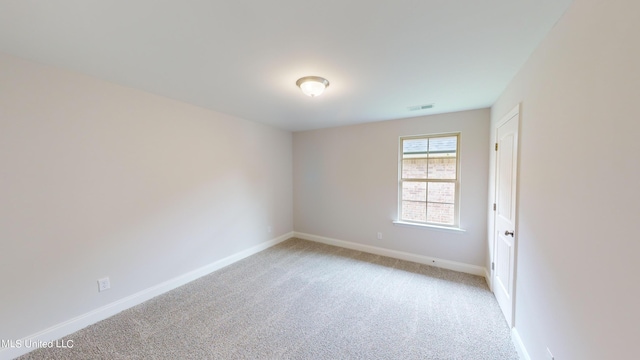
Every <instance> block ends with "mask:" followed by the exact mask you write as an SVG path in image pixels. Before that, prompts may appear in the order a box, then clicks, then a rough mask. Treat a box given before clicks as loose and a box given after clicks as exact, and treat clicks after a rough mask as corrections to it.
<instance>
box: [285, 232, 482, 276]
mask: <svg viewBox="0 0 640 360" xmlns="http://www.w3.org/2000/svg"><path fill="white" fill-rule="evenodd" d="M293 235H294V236H295V237H297V238H300V239H304V240H309V241H315V242H319V243H323V244H327V245H333V246H339V247H343V248H347V249H351V250H358V251H362V252H366V253H371V254H376V255H382V256H388V257H392V258H395V259H400V260H406V261H412V262H416V263H420V264H425V265H431V266H435V267H439V268H443V269H449V270H454V271H459V272H463V273H467V274H473V275H478V276H486V269H485V268H484V267H482V266H476V265H469V264H464V263H460V262H455V261H450V260H442V259H438V258H433V257H429V256H423V255H416V254H411V253H407V252H403V251H397V250H390V249H385V248H381V247H377V246H370V245H363V244H358V243H354V242H350V241H344V240H337V239H331V238H327V237H323V236H318V235H312V234H305V233H300V232H294V233H293Z"/></svg>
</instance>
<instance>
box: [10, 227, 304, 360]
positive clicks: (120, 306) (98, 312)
mask: <svg viewBox="0 0 640 360" xmlns="http://www.w3.org/2000/svg"><path fill="white" fill-rule="evenodd" d="M293 234H294V233H293V232H289V233H287V234H284V235H282V236H278V237H277V238H275V239H272V240H269V241H266V242H264V243H261V244H258V245H255V246H253V247H251V248H249V249H246V250H243V251H241V252H239V253H236V254H233V255H231V256H228V257H226V258H224V259H220V260H218V261H216V262H214V263H211V264H209V265H205V266H203V267H201V268H199V269H196V270H193V271H190V272H188V273H186V274H184V275H181V276H178V277H175V278H173V279H171V280H167V281H165V282H163V283H160V284H158V285H156V286H153V287H150V288H148V289H145V290H142V291H140V292H138V293H135V294H133V295H130V296H127V297H125V298H123V299H120V300H118V301H114V302H112V303H110V304H107V305H105V306H102V307H100V308H98V309H95V310H93V311H90V312H88V313H86V314H83V315H80V316H78V317H75V318H73V319H69V320H67V321H65V322H62V323H60V324H57V325H54V326H52V327H50V328H48V329H45V330H42V331H40V332H37V333H35V334H32V335H30V336H27V337H25V338H23V339H20V340H17V341H14V343H13V344H14V345H15V346H13V347H6V348H3V349H0V360H10V359H14V358H16V357H18V356H21V355H24V354H26V353H28V352H30V351H32V350H35V346H34V347H27V346H26V344H42V343H49V342H51V341H54V342H55V341H56V340H58V339H61V338H63V337H65V336H67V335H69V334H72V333H74V332H76V331H78V330H80V329H83V328H85V327H87V326H89V325H92V324H95V323H97V322H98V321H101V320H104V319H106V318H109V317H111V316H113V315H115V314H117V313H119V312H121V311H123V310H126V309H129V308H131V307H133V306H135V305H138V304H141V303H143V302H145V301H147V300H149V299H151V298H154V297H156V296H158V295H161V294H163V293H166V292H168V291H171V290H173V289H175V288H177V287H179V286H182V285H184V284H187V283H189V282H191V281H193V280H196V279H198V278H200V277H203V276H205V275H208V274H210V273H212V272H214V271H216V270H219V269H221V268H223V267H225V266H228V265H231V264H233V263H235V262H237V261H240V260H242V259H244V258H246V257H248V256H251V255H253V254H256V253H258V252H260V251H262V250H265V249H268V248H270V247H272V246H274V245H276V244H278V243H280V242H282V241H285V240H287V239H289V238H291V237H293ZM5 340H6V339H5Z"/></svg>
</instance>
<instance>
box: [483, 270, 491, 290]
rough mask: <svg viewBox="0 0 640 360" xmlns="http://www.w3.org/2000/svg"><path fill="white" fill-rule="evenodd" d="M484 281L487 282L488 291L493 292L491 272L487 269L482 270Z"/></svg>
mask: <svg viewBox="0 0 640 360" xmlns="http://www.w3.org/2000/svg"><path fill="white" fill-rule="evenodd" d="M484 279H485V280H486V281H487V286H489V290H491V292H493V281H492V278H491V271H489V269H487V268H485V269H484Z"/></svg>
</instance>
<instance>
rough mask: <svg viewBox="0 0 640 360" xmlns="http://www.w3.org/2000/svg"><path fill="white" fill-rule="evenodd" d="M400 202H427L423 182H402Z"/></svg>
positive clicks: (425, 185)
mask: <svg viewBox="0 0 640 360" xmlns="http://www.w3.org/2000/svg"><path fill="white" fill-rule="evenodd" d="M402 200H410V201H422V202H425V201H427V183H424V182H403V183H402Z"/></svg>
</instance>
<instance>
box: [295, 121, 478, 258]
mask: <svg viewBox="0 0 640 360" xmlns="http://www.w3.org/2000/svg"><path fill="white" fill-rule="evenodd" d="M489 118H490V115H489V109H483V110H474V111H465V112H458V113H451V114H444V115H433V116H424V117H417V118H412V119H404V120H393V121H384V122H376V123H369V124H364V125H356V126H347V127H337V128H330V129H322V130H315V131H305V132H296V133H294V135H293V169H294V170H293V171H294V228H295V230H296V231H297V232H301V233H306V234H312V235H316V236H323V237H327V238H331V239H337V240H343V241H349V242H354V243H358V244H364V245H368V246H376V247H381V248H386V249H391V250H396V251H403V252H409V253H412V254H418V255H422V256H428V257H435V258H440V259H444V260H450V261H456V262H461V263H464V264H470V265H477V266H484V263H485V258H486V254H487V253H486V246H485V243H486V228H487V225H486V220H485V219H486V216H487V187H488V183H487V181H488V174H487V171H488V167H489V156H488V154H487V148H488V147H489V120H490V119H489ZM458 131H459V132H461V140H460V143H461V150H460V159H461V160H460V161H461V164H460V166H461V193H462V196H461V204H460V206H461V210H460V214H461V219H460V223H461V227H462V228H464V229H465V230H466V232H464V233H456V232H452V231H442V230H434V229H418V228H412V227H411V228H410V227H403V226H394V225H393V224H392V220H396V219H397V212H398V148H399V137H400V136H405V135H419V134H432V133H447V132H458ZM377 232H382V234H383V238H382V240H378V239H377Z"/></svg>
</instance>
